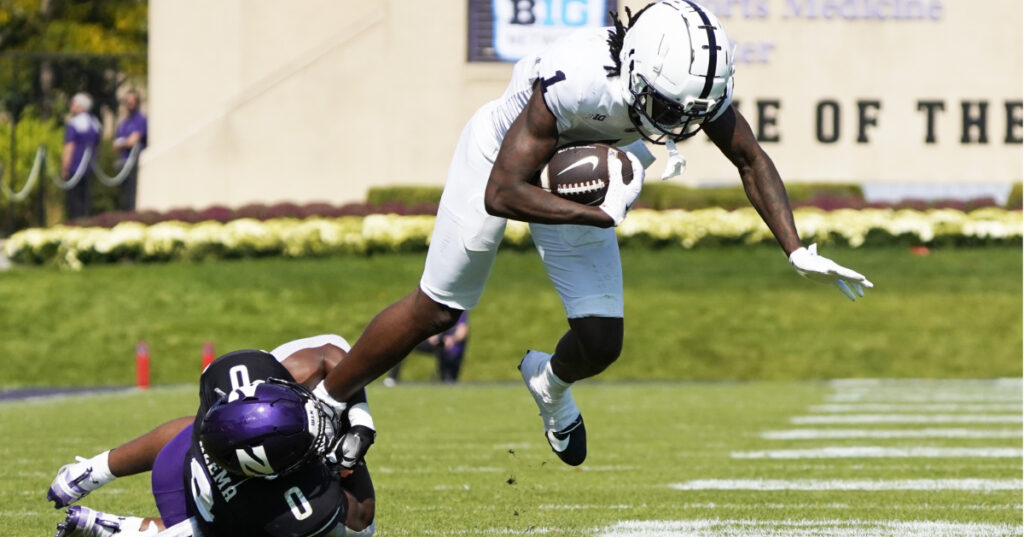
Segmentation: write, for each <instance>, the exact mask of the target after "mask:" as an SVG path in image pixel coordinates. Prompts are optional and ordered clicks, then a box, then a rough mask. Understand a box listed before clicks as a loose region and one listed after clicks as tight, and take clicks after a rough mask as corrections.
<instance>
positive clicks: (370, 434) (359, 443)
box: [338, 425, 377, 470]
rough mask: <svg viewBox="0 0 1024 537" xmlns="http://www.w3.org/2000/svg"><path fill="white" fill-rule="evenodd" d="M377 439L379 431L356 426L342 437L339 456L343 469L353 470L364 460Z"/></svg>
mask: <svg viewBox="0 0 1024 537" xmlns="http://www.w3.org/2000/svg"><path fill="white" fill-rule="evenodd" d="M376 438H377V431H374V430H373V429H371V428H369V427H367V426H365V425H354V426H352V427H351V428H350V429H349V430H348V431H347V432H346V433H345V434H344V436H342V437H341V445H340V446H339V448H338V454H339V455H341V459H340V461H339V462H340V463H341V466H342V468H346V469H349V470H351V469H352V468H355V466H356V464H358V463H359V461H361V460H363V457H365V456H366V452H367V451H369V450H370V446H372V445H373V441H374V440H375V439H376Z"/></svg>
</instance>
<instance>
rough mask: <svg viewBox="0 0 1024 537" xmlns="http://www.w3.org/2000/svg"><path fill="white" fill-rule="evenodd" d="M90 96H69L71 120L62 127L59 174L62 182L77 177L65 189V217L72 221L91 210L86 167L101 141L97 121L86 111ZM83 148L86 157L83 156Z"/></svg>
mask: <svg viewBox="0 0 1024 537" xmlns="http://www.w3.org/2000/svg"><path fill="white" fill-rule="evenodd" d="M91 109H92V97H90V96H89V94H87V93H76V94H75V95H74V96H73V97H72V98H71V119H69V120H68V122H67V127H66V128H65V129H64V151H63V153H62V154H61V177H62V178H63V179H64V180H65V181H70V180H71V179H72V178H74V179H76V181H75V182H73V184H72V185H71V188H69V189H67V193H66V201H67V219H68V220H74V219H75V218H82V217H86V216H89V213H90V211H91V209H92V187H91V186H90V183H89V180H90V179H91V176H92V172H91V171H90V170H89V166H90V164H92V159H93V158H95V157H96V146H97V144H99V141H100V122H99V120H97V119H96V118H94V117H93V116H91V115H90V114H89V110H91ZM86 150H88V151H89V159H88V160H86V159H85V153H86Z"/></svg>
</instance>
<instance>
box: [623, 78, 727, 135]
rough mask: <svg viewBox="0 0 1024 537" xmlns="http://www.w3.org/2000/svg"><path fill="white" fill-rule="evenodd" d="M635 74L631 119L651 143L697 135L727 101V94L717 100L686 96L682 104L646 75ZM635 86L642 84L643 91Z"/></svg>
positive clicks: (631, 91)
mask: <svg viewBox="0 0 1024 537" xmlns="http://www.w3.org/2000/svg"><path fill="white" fill-rule="evenodd" d="M632 76H635V77H637V79H638V82H639V83H638V84H635V85H634V84H631V85H630V93H631V94H632V97H633V103H632V105H631V106H630V109H629V119H630V121H632V122H633V126H635V127H636V129H637V131H638V132H639V133H640V135H641V136H643V137H644V139H645V140H647V141H649V142H651V143H655V144H665V143H666V142H668V141H669V140H672V141H673V142H679V141H682V140H685V139H686V138H689V137H691V136H693V135H695V134H697V133H698V132H700V129H701V127H703V126H704V124H705V123H706V122H707V121H708V120H710V119H711V118H713V117H715V114H716V113H717V112H718V109H719V108H720V107H721V106H722V104H723V103H724V102H725V101H726V96H725V95H722V96H721V97H719V98H718V99H717V100H716V99H700V98H698V97H693V96H686V97H685V98H684V99H683V102H682V103H678V102H676V101H674V100H672V99H669V98H668V97H665V96H664V95H662V94H660V93H658V91H657V90H655V89H654V87H653V86H651V84H649V83H648V82H647V79H646V78H644V76H643V75H632ZM635 86H639V88H640V89H639V91H637V90H634V89H633V87H635Z"/></svg>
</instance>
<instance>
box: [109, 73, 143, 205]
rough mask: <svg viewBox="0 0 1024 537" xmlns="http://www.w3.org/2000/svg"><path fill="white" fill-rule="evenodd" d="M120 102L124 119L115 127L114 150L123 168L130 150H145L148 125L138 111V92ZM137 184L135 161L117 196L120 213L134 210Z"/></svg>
mask: <svg viewBox="0 0 1024 537" xmlns="http://www.w3.org/2000/svg"><path fill="white" fill-rule="evenodd" d="M121 102H122V103H123V105H124V110H125V118H124V120H122V121H121V123H119V124H118V125H117V133H116V134H115V137H114V149H116V150H117V151H120V154H121V166H124V165H125V163H126V162H127V161H128V155H129V154H131V152H132V148H134V147H135V146H138V147H139V151H142V150H143V149H145V148H146V143H147V141H148V139H147V133H148V132H149V128H148V127H149V125H148V123H147V120H146V116H145V115H143V114H142V112H141V111H140V110H139V92H137V91H135V90H131V91H129V92H128V93H126V94H125V95H124V99H122V101H121ZM138 184H139V165H138V161H135V162H134V163H133V164H132V168H131V170H129V171H128V177H126V178H125V180H124V182H123V183H121V190H120V193H119V194H118V208H120V209H121V210H122V211H134V210H135V193H136V191H137V190H138Z"/></svg>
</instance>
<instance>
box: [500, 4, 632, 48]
mask: <svg viewBox="0 0 1024 537" xmlns="http://www.w3.org/2000/svg"><path fill="white" fill-rule="evenodd" d="M492 2H493V3H492V8H493V15H494V51H495V53H496V54H497V55H498V57H499V58H501V59H503V60H507V61H515V60H518V59H519V58H522V57H523V56H527V55H530V54H536V53H538V52H540V51H541V50H542V49H543V48H544V47H546V46H548V45H550V44H551V43H552V42H554V41H555V40H557V39H558V38H560V37H562V36H564V35H566V34H569V33H571V32H573V31H576V30H578V29H580V28H587V27H591V28H594V27H600V26H604V25H605V24H606V22H607V20H606V14H607V12H608V11H609V10H615V9H616V8H617V5H616V4H617V3H616V2H615V1H614V0H492Z"/></svg>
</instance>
